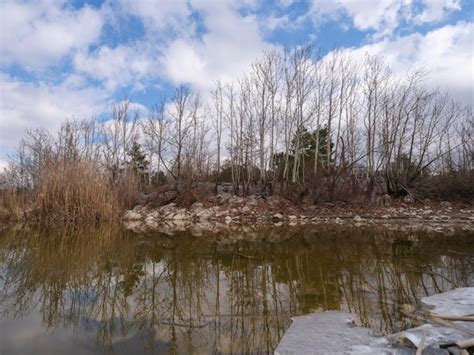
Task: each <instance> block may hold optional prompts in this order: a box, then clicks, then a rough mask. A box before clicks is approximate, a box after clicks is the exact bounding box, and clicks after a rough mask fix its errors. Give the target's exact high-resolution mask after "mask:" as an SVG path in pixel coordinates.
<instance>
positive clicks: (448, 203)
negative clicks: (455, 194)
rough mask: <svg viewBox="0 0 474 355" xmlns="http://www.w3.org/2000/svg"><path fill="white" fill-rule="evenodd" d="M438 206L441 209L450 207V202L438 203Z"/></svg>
mask: <svg viewBox="0 0 474 355" xmlns="http://www.w3.org/2000/svg"><path fill="white" fill-rule="evenodd" d="M440 206H441V207H443V208H448V207H451V202H448V201H442V202H441V203H440Z"/></svg>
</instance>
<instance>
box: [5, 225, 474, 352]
mask: <svg viewBox="0 0 474 355" xmlns="http://www.w3.org/2000/svg"><path fill="white" fill-rule="evenodd" d="M247 234H248V235H249V238H246V235H247ZM473 238H474V235H473V233H472V232H463V231H458V232H452V233H449V235H448V234H443V233H438V232H402V231H387V230H384V229H380V228H374V227H371V228H369V227H347V226H345V227H336V226H335V227H324V226H304V227H285V226H280V227H271V228H268V229H264V230H262V231H258V232H256V231H252V230H243V231H238V232H229V233H221V234H212V235H202V236H193V235H192V233H189V232H185V231H181V232H176V233H174V234H173V235H169V234H150V235H145V234H136V233H134V232H131V231H127V230H124V229H123V228H121V227H120V226H116V225H101V226H97V227H80V226H74V227H69V228H39V227H11V228H8V229H5V228H4V229H3V230H2V231H0V354H1V355H4V354H65V353H67V354H69V355H74V354H93V353H114V354H140V353H170V354H192V353H196V354H206V353H224V354H225V353H271V352H272V351H273V350H274V349H275V348H276V346H277V344H278V342H279V340H280V339H281V337H282V336H283V334H284V333H285V331H286V329H287V328H288V327H289V325H290V323H291V317H292V316H294V315H301V314H306V313H310V312H314V311H322V310H339V309H341V310H347V311H351V312H354V313H355V314H356V315H357V318H358V320H359V321H360V323H361V324H362V325H365V326H368V327H370V328H371V329H372V333H373V334H374V335H381V334H387V333H390V332H394V331H398V330H401V329H405V328H408V327H411V326H413V325H416V324H417V320H416V315H414V314H413V312H412V310H411V309H412V308H413V307H411V306H414V307H415V308H418V307H419V305H420V299H421V298H422V297H424V296H427V295H431V294H435V293H439V292H443V291H447V290H450V289H453V288H456V287H466V286H474V242H473V240H474V239H473ZM247 239H252V241H249V240H247ZM407 305H410V306H407ZM315 336H317V334H315Z"/></svg>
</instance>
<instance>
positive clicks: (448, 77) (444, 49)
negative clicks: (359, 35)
mask: <svg viewBox="0 0 474 355" xmlns="http://www.w3.org/2000/svg"><path fill="white" fill-rule="evenodd" d="M473 38H474V24H473V23H466V22H459V23H457V24H455V25H447V26H444V27H441V28H438V29H435V30H433V31H431V32H428V33H426V34H425V35H423V34H420V33H413V34H410V35H408V36H404V37H397V38H394V39H384V40H381V41H378V42H375V43H372V44H369V45H365V46H363V47H359V48H350V49H347V50H346V52H348V54H349V55H351V56H354V57H356V58H360V59H363V57H364V56H365V54H366V53H369V54H378V55H382V56H383V57H384V58H385V59H386V61H387V62H388V64H390V66H391V67H392V69H393V71H394V73H395V74H399V75H404V73H406V72H407V71H409V70H413V69H415V68H424V69H426V70H428V71H429V76H428V79H427V80H428V84H429V85H430V86H431V87H439V88H440V89H443V90H446V89H447V90H449V92H450V94H451V96H452V97H454V98H455V99H457V100H459V101H461V102H463V103H465V104H472V103H473V102H474V92H473V85H472V83H473V82H474V69H473V68H474V66H473V64H474V53H473V49H472V48H473Z"/></svg>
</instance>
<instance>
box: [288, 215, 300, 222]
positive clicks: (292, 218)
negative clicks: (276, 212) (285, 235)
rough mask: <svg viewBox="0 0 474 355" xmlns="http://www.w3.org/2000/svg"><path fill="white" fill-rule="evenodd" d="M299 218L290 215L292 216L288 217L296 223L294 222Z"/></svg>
mask: <svg viewBox="0 0 474 355" xmlns="http://www.w3.org/2000/svg"><path fill="white" fill-rule="evenodd" d="M297 218H298V217H296V216H295V215H290V216H288V219H289V220H290V221H294V220H295V219H297Z"/></svg>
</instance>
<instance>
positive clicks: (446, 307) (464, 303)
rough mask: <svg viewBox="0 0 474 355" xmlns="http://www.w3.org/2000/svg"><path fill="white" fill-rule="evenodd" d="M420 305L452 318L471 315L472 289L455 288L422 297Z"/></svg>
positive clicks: (473, 295) (473, 306)
mask: <svg viewBox="0 0 474 355" xmlns="http://www.w3.org/2000/svg"><path fill="white" fill-rule="evenodd" d="M421 303H422V304H424V305H425V306H426V307H428V308H430V309H431V311H432V312H433V313H437V314H449V315H454V316H463V315H467V314H472V313H473V310H474V287H464V288H456V289H454V290H452V291H448V292H443V293H439V294H437V295H433V296H429V297H423V298H422V299H421ZM473 326H474V324H473Z"/></svg>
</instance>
